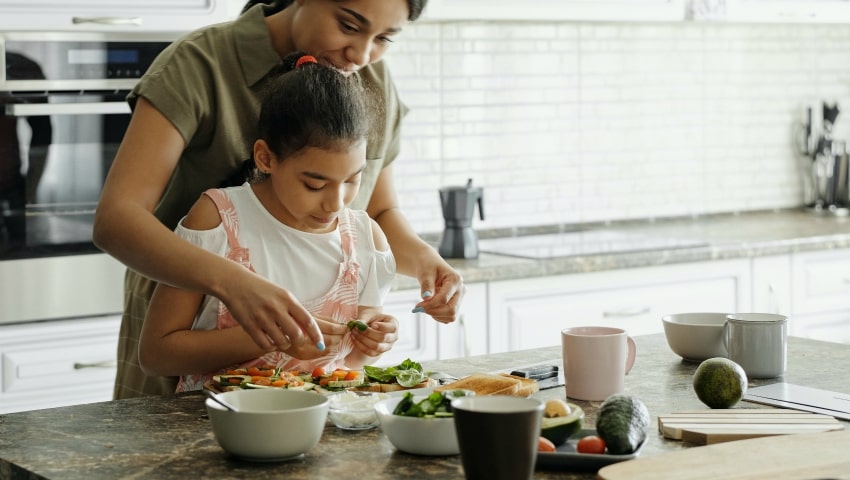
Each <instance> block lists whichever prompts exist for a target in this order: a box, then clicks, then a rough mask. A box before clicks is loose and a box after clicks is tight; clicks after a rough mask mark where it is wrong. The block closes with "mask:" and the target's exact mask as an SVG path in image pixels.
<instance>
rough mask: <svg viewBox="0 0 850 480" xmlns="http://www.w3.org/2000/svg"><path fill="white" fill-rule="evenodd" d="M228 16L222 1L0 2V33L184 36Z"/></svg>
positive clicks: (21, 0)
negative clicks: (161, 33) (158, 33)
mask: <svg viewBox="0 0 850 480" xmlns="http://www.w3.org/2000/svg"><path fill="white" fill-rule="evenodd" d="M228 14H229V11H228V4H227V1H226V0H147V1H116V0H76V1H73V2H70V1H67V0H0V30H4V31H13V30H48V31H57V30H58V31H176V32H188V31H191V30H194V29H196V28H198V27H201V26H204V25H209V24H212V23H217V22H222V21H225V20H226V19H228Z"/></svg>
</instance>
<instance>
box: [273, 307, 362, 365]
mask: <svg viewBox="0 0 850 480" xmlns="http://www.w3.org/2000/svg"><path fill="white" fill-rule="evenodd" d="M313 318H314V319H315V320H316V323H317V324H318V325H319V330H321V331H322V335H323V336H324V337H325V348H326V349H328V348H331V347H333V346H334V345H337V344H339V343H340V342H342V338H343V337H344V336H345V335H346V334H347V333H348V327H347V326H346V325H343V324H340V323H337V322H335V321H333V320H330V319H327V318H320V317H313ZM284 352H285V353H286V354H287V355H290V356H292V357H295V358H297V359H300V360H309V359H312V358H318V357H321V356H322V355H324V354H325V353H327V350H319V349H318V348H316V345H314V344H311V343H303V344H301V345H298V346H296V347H292V348H290V349H287V350H284Z"/></svg>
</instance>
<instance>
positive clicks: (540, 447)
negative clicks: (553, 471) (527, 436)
mask: <svg viewBox="0 0 850 480" xmlns="http://www.w3.org/2000/svg"><path fill="white" fill-rule="evenodd" d="M537 451H538V452H554V451H555V444H554V443H552V441H551V440H549V439H548V438H546V437H539V438H538V439H537Z"/></svg>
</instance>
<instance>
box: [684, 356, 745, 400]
mask: <svg viewBox="0 0 850 480" xmlns="http://www.w3.org/2000/svg"><path fill="white" fill-rule="evenodd" d="M693 384H694V392H696V394H697V398H699V399H700V401H702V403H704V404H706V405H708V406H709V407H710V408H732V407H734V406H735V404H737V403H738V402H739V401H741V399H742V398H744V394H746V393H747V374H746V373H744V369H743V368H742V367H741V366H740V365H738V364H737V363H735V362H733V361H732V360H729V359H728V358H723V357H714V358H709V359H708V360H704V361H703V362H702V363H700V364H699V367H697V371H696V372H695V373H694V378H693Z"/></svg>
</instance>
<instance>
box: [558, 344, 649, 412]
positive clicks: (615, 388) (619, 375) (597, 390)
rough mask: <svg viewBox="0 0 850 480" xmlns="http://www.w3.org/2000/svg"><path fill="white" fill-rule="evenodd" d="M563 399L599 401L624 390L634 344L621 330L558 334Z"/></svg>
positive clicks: (633, 357) (632, 360) (632, 356)
mask: <svg viewBox="0 0 850 480" xmlns="http://www.w3.org/2000/svg"><path fill="white" fill-rule="evenodd" d="M561 349H562V353H563V357H564V379H565V380H566V384H567V385H566V388H567V396H568V397H570V398H574V399H576V400H591V401H601V400H605V399H606V398H608V397H609V396H610V395H613V394H615V393H620V392H622V391H623V389H624V385H623V384H624V381H625V376H626V374H627V373H629V370H631V369H632V366H633V365H634V363H635V351H636V350H635V341H634V340H632V338H631V337H630V336H628V334H626V331H625V330H623V329H622V328H613V327H572V328H565V329H564V330H561Z"/></svg>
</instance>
